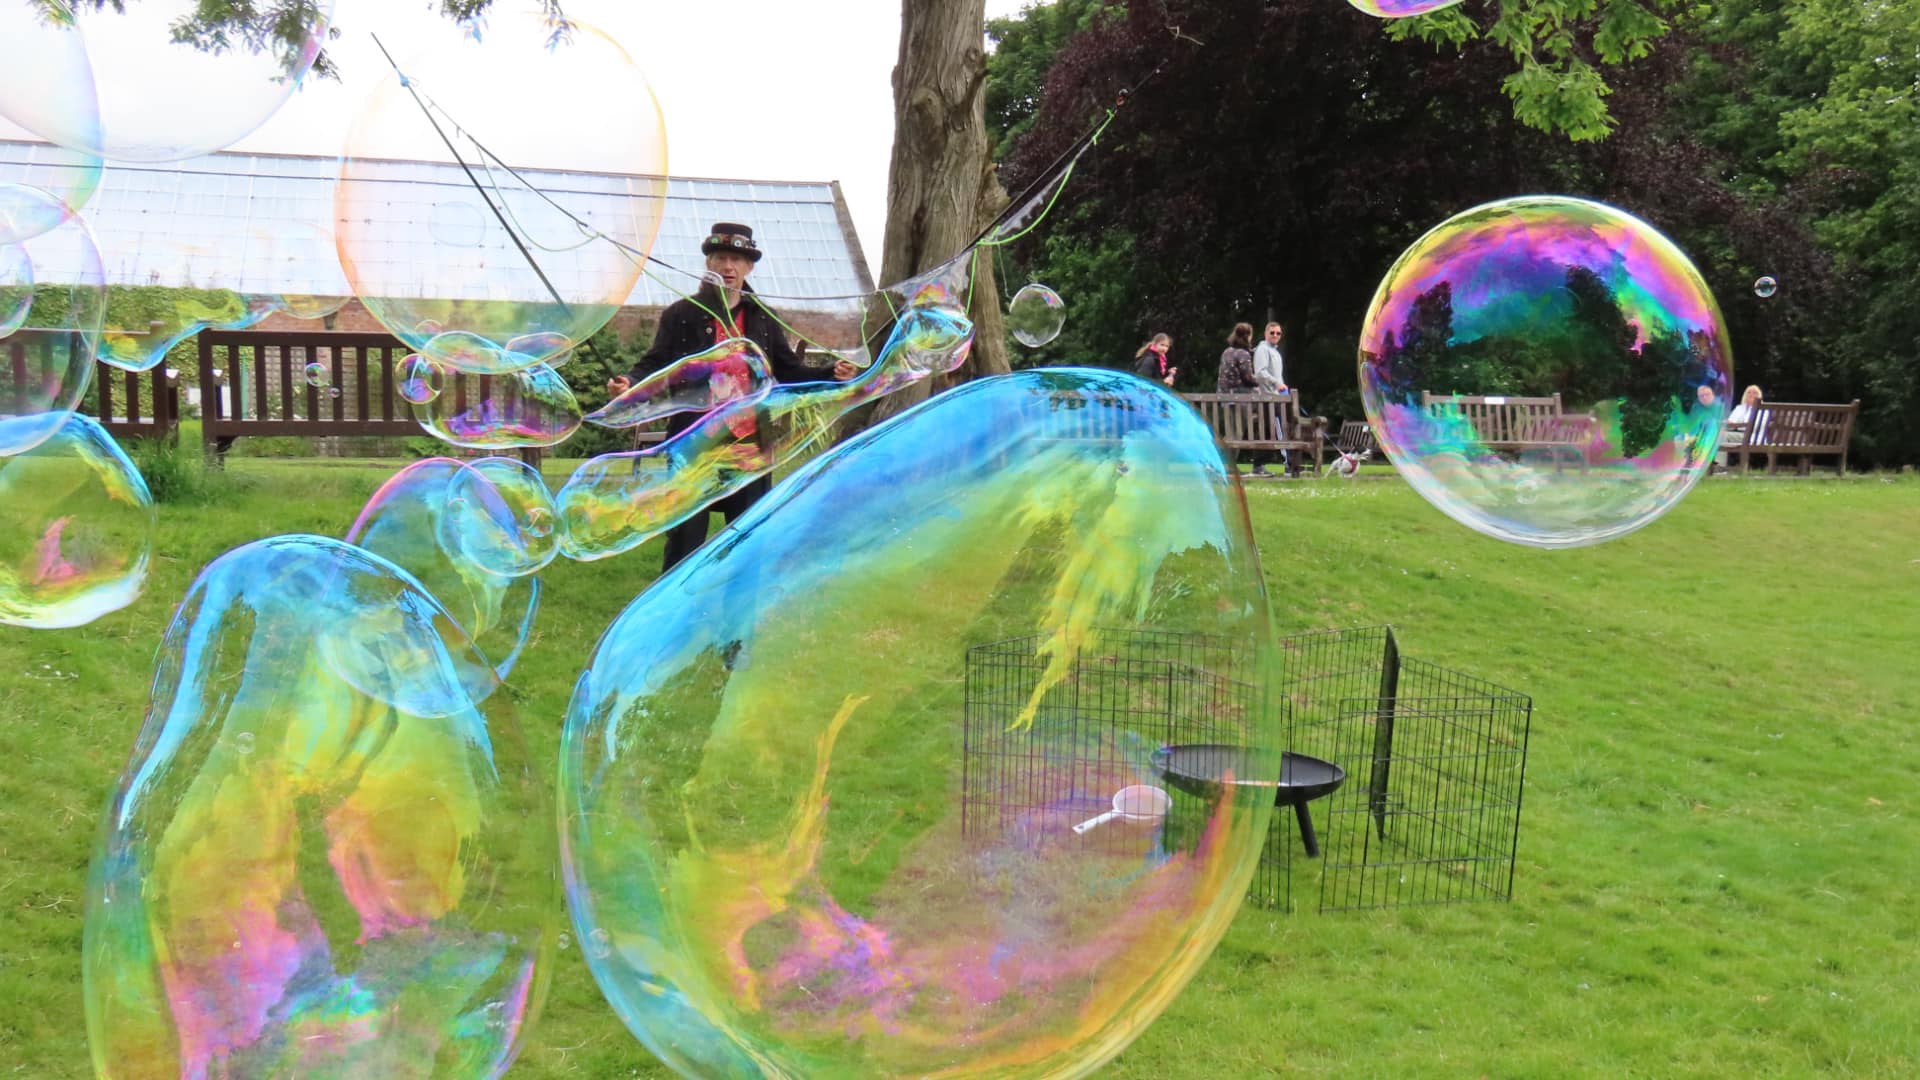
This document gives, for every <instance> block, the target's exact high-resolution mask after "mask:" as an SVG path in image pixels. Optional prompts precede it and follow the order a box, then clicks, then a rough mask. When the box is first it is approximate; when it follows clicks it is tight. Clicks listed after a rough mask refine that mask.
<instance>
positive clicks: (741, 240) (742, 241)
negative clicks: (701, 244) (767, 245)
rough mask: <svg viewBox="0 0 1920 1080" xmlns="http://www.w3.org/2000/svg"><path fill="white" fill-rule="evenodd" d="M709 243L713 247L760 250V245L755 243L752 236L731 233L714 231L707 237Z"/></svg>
mask: <svg viewBox="0 0 1920 1080" xmlns="http://www.w3.org/2000/svg"><path fill="white" fill-rule="evenodd" d="M707 243H708V244H709V245H711V246H713V247H730V248H739V249H740V250H741V251H759V250H760V245H758V244H756V243H754V242H753V240H752V238H750V237H745V236H738V235H735V234H731V233H714V234H713V235H712V236H709V237H707Z"/></svg>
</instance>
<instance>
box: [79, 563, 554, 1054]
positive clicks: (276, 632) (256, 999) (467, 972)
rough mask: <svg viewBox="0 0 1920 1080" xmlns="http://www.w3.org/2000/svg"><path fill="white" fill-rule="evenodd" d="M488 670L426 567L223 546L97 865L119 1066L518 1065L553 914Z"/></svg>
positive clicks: (158, 688) (546, 834) (532, 797)
mask: <svg viewBox="0 0 1920 1080" xmlns="http://www.w3.org/2000/svg"><path fill="white" fill-rule="evenodd" d="M498 686H499V683H498V680H497V678H496V676H495V674H494V670H493V664H492V663H491V662H490V661H489V659H488V658H487V657H485V656H483V655H481V654H480V653H479V651H478V650H477V649H476V648H475V647H474V644H473V641H472V640H471V639H470V638H469V637H468V636H467V635H466V633H465V632H464V630H463V629H462V628H461V626H460V625H459V624H458V623H457V622H456V621H455V619H454V618H453V616H452V614H451V613H450V612H449V611H448V610H447V609H446V608H445V607H443V606H441V604H440V603H439V602H438V601H437V600H436V599H435V598H434V597H433V596H430V595H428V594H427V593H426V592H425V591H424V590H423V589H422V588H421V585H420V583H419V580H418V579H417V578H415V577H413V576H412V575H411V574H409V573H407V572H406V571H404V570H402V569H401V568H400V567H398V566H397V565H395V564H394V563H392V562H389V561H387V560H386V559H383V558H381V557H380V556H378V555H375V554H373V553H371V552H369V551H366V550H364V549H362V548H358V547H354V546H351V545H349V544H346V543H343V542H341V541H338V540H331V539H327V538H324V537H319V536H280V537H274V538H272V539H268V540H261V541H257V542H255V543H252V544H248V545H245V546H243V547H240V548H237V549H235V550H233V551H231V552H228V553H227V554H225V555H223V556H221V557H220V558H219V559H217V560H215V561H214V562H213V563H212V564H210V565H209V566H208V567H207V568H206V569H205V570H204V571H203V572H202V573H201V575H200V577H199V578H198V580H196V581H195V582H194V585H193V587H192V588H191V589H190V590H189V591H188V593H187V596H186V598H185V599H184V600H183V601H182V602H181V604H180V607H179V609H178V611H177V612H176V614H175V616H174V619H173V622H172V624H171V626H170V627H169V628H168V630H167V633H166V637H165V638H164V639H163V640H162V642H161V644H160V649H159V655H158V659H157V671H156V673H155V679H154V691H153V694H154V697H153V700H152V703H151V705H150V707H149V709H148V712H147V716H146V720H145V723H144V725H143V727H142V730H141V732H140V735H139V738H138V740H137V741H136V743H135V745H134V751H133V754H132V756H131V757H130V759H129V761H128V763H127V767H126V770H125V771H124V772H123V773H122V775H121V778H120V782H119V784H118V786H117V787H116V789H115V791H114V794H113V797H112V801H111V804H110V809H109V811H108V813H107V818H106V823H105V825H104V826H103V828H102V830H101V832H100V835H99V839H98V842H97V846H96V849H95V853H94V859H93V870H92V877H91V880H90V881H89V884H88V903H87V914H86V929H85V941H84V945H83V964H84V970H85V974H86V981H85V996H86V1008H87V1027H88V1033H89V1036H90V1041H91V1043H92V1048H93V1056H94V1065H95V1069H96V1072H97V1073H98V1075H101V1076H140V1077H160V1076H166V1077H176V1076H177V1077H189V1076H233V1077H242V1076H253V1077H263V1076H334V1077H375V1076H378V1077H425V1076H453V1077H481V1076H499V1075H500V1074H501V1073H502V1072H504V1071H505V1070H506V1068H507V1066H508V1065H509V1064H510V1063H511V1062H512V1060H513V1058H514V1056H515V1054H516V1053H517V1052H518V1049H519V1047H520V1046H521V1045H522V1043H523V1041H524V1040H525V1038H526V1035H527V1030H528V1025H529V1024H530V1022H531V1020H532V1018H533V1017H534V1016H535V1015H536V1014H537V1013H538V1011H539V1008H540V1003H541V1000H542V998H543V997H544V996H545V989H546V984H547V980H548V976H549V972H550V967H551V958H552V955H553V944H554V935H555V932H556V931H557V930H558V927H557V926H556V925H555V922H556V918H555V916H556V914H557V910H558V903H557V901H558V897H557V895H556V893H557V888H556V885H555V882H554V879H553V871H552V859H553V843H554V841H553V823H552V819H551V817H550V816H549V815H550V814H551V804H550V801H549V799H548V796H547V792H546V788H545V786H544V785H543V784H542V783H541V782H540V781H539V779H538V776H539V773H540V772H541V771H542V770H540V769H539V768H538V767H537V766H536V765H535V763H534V761H533V759H532V758H531V757H530V755H529V753H528V750H527V747H526V745H525V743H524V742H523V740H522V739H521V738H520V734H519V730H518V727H517V725H516V723H515V720H514V716H513V712H512V706H511V695H508V694H502V693H497V692H495V691H496V690H497V689H498Z"/></svg>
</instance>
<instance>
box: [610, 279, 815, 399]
mask: <svg viewBox="0 0 1920 1080" xmlns="http://www.w3.org/2000/svg"><path fill="white" fill-rule="evenodd" d="M752 292H753V289H752V288H751V287H747V288H745V289H744V290H743V295H742V297H741V304H740V306H739V307H736V308H734V309H733V317H734V319H735V321H736V322H742V321H743V322H744V324H743V325H742V326H741V330H742V335H741V336H743V337H745V338H746V339H747V340H748V341H751V342H753V343H754V344H755V345H758V346H760V350H761V351H762V352H764V353H766V354H767V363H768V365H769V366H771V367H772V368H773V377H774V378H775V379H776V380H778V381H780V382H783V383H800V382H820V381H822V380H825V379H831V378H832V376H831V375H829V374H827V373H826V372H825V371H823V370H821V369H820V368H810V367H807V366H805V365H804V364H802V363H801V362H800V357H799V355H798V354H796V353H795V352H794V351H793V346H792V345H789V344H788V343H787V332H786V330H785V329H783V328H782V327H781V326H780V324H779V322H778V321H776V320H775V319H774V317H773V313H772V312H770V311H768V310H767V308H766V306H765V305H764V304H762V303H761V302H760V301H759V300H758V299H755V298H751V295H750V294H751V293H752ZM694 300H698V301H699V303H695V302H694ZM719 310H720V294H719V290H717V289H715V288H714V287H713V286H711V285H706V286H702V287H701V289H700V291H699V292H698V293H697V294H695V296H694V298H693V299H690V300H676V301H674V302H673V303H671V304H668V305H667V310H665V311H663V312H661V313H660V328H659V329H658V330H656V331H654V335H653V345H652V346H650V347H649V348H648V349H647V354H646V355H645V356H642V357H641V358H640V362H639V363H637V364H635V365H634V366H633V370H632V371H630V372H628V373H627V377H628V378H630V379H632V380H634V381H635V382H638V381H640V380H641V379H644V378H646V377H647V376H649V375H652V374H653V373H655V372H657V371H663V370H665V369H666V368H668V367H671V366H672V365H673V364H674V363H675V362H677V361H680V360H684V359H686V358H687V357H689V356H692V355H693V354H694V353H698V352H705V351H706V350H708V349H711V348H713V347H714V345H716V344H718V342H717V340H716V337H715V331H714V326H713V316H712V315H709V314H707V313H708V312H709V311H719Z"/></svg>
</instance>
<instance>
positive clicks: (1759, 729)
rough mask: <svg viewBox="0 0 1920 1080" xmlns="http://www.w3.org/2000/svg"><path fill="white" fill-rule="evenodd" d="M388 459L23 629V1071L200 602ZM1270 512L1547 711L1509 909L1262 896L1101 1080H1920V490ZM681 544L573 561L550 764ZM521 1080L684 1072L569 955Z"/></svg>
mask: <svg viewBox="0 0 1920 1080" xmlns="http://www.w3.org/2000/svg"><path fill="white" fill-rule="evenodd" d="M393 467H394V464H393V463H387V464H386V465H384V466H381V467H365V466H356V465H351V464H343V465H335V464H332V463H329V465H328V466H327V467H313V466H310V465H305V464H302V463H294V462H269V461H250V460H235V461H233V462H232V463H231V464H230V466H229V470H228V473H227V475H226V476H225V477H215V478H213V479H211V480H208V479H205V478H200V479H197V480H191V481H190V482H189V483H188V485H187V487H186V489H185V490H188V491H190V492H191V493H192V497H191V498H187V499H183V500H182V501H179V502H176V503H171V504H169V505H167V506H165V507H163V509H162V513H161V519H160V532H159V535H158V538H157V547H156V556H157V557H156V561H155V567H154V573H153V578H152V581H151V584H150V586H149V588H148V590H147V595H146V597H145V598H144V599H143V600H142V601H141V602H139V603H138V604H136V605H134V607H132V608H131V609H129V610H127V611H124V612H120V613H117V614H115V615H113V616H110V617H108V618H106V619H103V620H101V621H100V622H98V623H96V624H94V625H93V626H91V627H88V628H85V629H83V630H77V631H62V632H53V633H45V632H42V633H27V632H24V631H18V630H11V629H0V761H3V762H4V767H0V1006H3V1007H0V1075H19V1076H31V1077H50V1078H57V1077H80V1076H85V1075H87V1074H88V1072H89V1067H88V1063H87V1062H88V1059H87V1049H86V1041H85V1040H86V1035H85V1025H84V1023H83V1018H82V1005H81V996H80V927H81V909H82V905H83V891H84V888H85V875H86V867H87V859H88V856H89V853H90V850H91V847H92V843H93V837H94V830H95V827H96V822H97V819H98V815H99V812H100V809H101V807H102V806H103V805H104V800H105V799H106V796H107V793H108V791H109V789H110V788H111V786H112V785H113V783H114V781H115V780H116V778H117V776H118V774H119V771H120V769H121V767H122V766H123V765H124V763H125V756H126V753H127V749H128V747H129V746H130V745H131V743H132V740H133V736H134V733H135V731H136V730H137V728H138V726H139V723H140V719H141V711H142V707H143V704H144V701H145V699H146V694H147V681H148V679H149V678H150V677H151V667H152V658H153V650H154V646H155V644H156V643H157V641H158V640H159V637H160V633H161V631H162V629H163V628H164V626H165V624H166V621H167V620H168V619H169V618H170V617H171V613H172V611H171V609H172V604H173V602H174V601H175V600H177V599H178V597H179V596H180V595H181V594H182V593H183V592H184V591H185V589H186V587H187V585H188V583H189V582H190V581H191V579H192V577H193V575H194V574H195V573H197V572H198V570H199V569H200V567H201V566H203V565H204V564H205V563H206V562H207V561H208V560H210V559H211V558H213V557H214V556H216V555H218V554H219V553H220V552H222V551H225V550H227V549H228V548H231V547H234V546H236V545H238V544H242V543H245V542H247V541H249V540H253V539H257V538H259V537H262V536H266V535H270V534H276V533H287V532H301V531H310V532H318V533H323V534H329V535H338V534H339V533H340V532H342V531H344V529H345V528H346V526H347V525H348V524H349V523H350V522H351V521H352V519H353V517H354V515H355V513H356V512H357V510H358V508H359V505H360V503H361V502H362V501H363V500H364V499H365V498H366V496H367V495H368V494H370V493H371V492H372V491H373V490H374V489H375V488H376V487H377V486H378V485H379V484H380V483H381V482H382V481H383V480H384V479H385V477H386V476H387V475H388V474H389V472H390V470H391V469H392V468H393ZM566 469H567V463H561V462H556V463H553V464H551V465H550V466H549V472H550V474H552V475H553V476H554V478H555V479H558V478H559V477H561V476H563V475H564V473H565V472H566ZM1248 501H1249V503H1250V505H1251V507H1252V511H1253V515H1254V522H1255V528H1256V531H1257V532H1258V534H1259V538H1260V542H1261V550H1262V557H1263V562H1264V569H1265V573H1266V575H1267V578H1268V582H1269V586H1270V591H1271V596H1272V599H1273V602H1274V608H1275V612H1276V617H1277V621H1278V623H1279V625H1280V628H1281V630H1282V632H1289V631H1295V630H1304V629H1313V628H1326V627H1344V626H1358V625H1367V624H1373V623H1380V622H1391V623H1394V624H1396V625H1397V627H1398V628H1399V635H1400V640H1401V644H1402V648H1403V649H1404V650H1405V651H1406V652H1407V653H1408V654H1410V655H1413V656H1418V657H1420V658H1422V659H1425V660H1430V661H1433V662H1435V663H1440V664H1444V665H1446V666H1448V667H1453V668H1457V669H1460V670H1463V671H1466V672H1468V673H1471V674H1475V675H1479V676H1481V677H1484V678H1488V679H1491V680H1493V681H1495V682H1498V683H1501V684H1504V685H1507V686H1511V687H1514V688H1515V689H1518V690H1521V691H1523V692H1526V693H1529V694H1531V695H1533V698H1534V703H1535V714H1534V725H1533V739H1532V752H1531V757H1530V760H1529V765H1528V773H1527V778H1528V785H1527V792H1526V808H1525V813H1524V817H1523V820H1522V827H1521V836H1520V861H1519V868H1518V877H1517V881H1516V884H1515V892H1514V900H1513V902H1512V903H1511V904H1486V905H1474V906H1462V907H1453V908H1433V909H1418V910H1400V911H1386V912H1373V913H1361V914H1347V915H1317V914H1314V913H1313V912H1312V911H1311V905H1310V904H1309V905H1308V906H1307V909H1306V910H1301V911H1297V912H1295V913H1293V914H1290V915H1289V914H1281V913H1277V912H1272V911H1267V910H1259V909H1248V910H1246V911H1245V912H1243V913H1242V915H1241V916H1240V918H1239V920H1238V922H1237V923H1236V925H1235V927H1234V929H1233V931H1232V932H1231V933H1230V934H1229V936H1228V938H1227V940H1226V941H1225V942H1224V943H1223V944H1222V946H1221V948H1220V950H1219V951H1218V953H1217V954H1216V955H1215V956H1214V958H1213V959H1212V960H1211V962H1210V963H1208V965H1207V966H1206V967H1205V968H1204V969H1203V971H1202V973H1201V974H1200V976H1199V977H1198V978H1197V979H1196V980H1195V982H1194V983H1193V984H1192V986H1190V987H1189V988H1188V990H1187V991H1186V992H1185V993H1184V994H1183V995H1182V996H1181V997H1180V998H1179V1000H1178V1001H1177V1002H1176V1003H1175V1004H1174V1006H1173V1007H1172V1008H1171V1009H1170V1010H1168V1012H1167V1013H1166V1014H1165V1015H1163V1016H1162V1017H1161V1018H1160V1019H1159V1020H1158V1021H1156V1022H1155V1023H1154V1024H1153V1025H1152V1026H1151V1027H1150V1028H1149V1029H1148V1030H1147V1031H1146V1033H1145V1034H1144V1035H1143V1036H1142V1037H1141V1038H1140V1039H1139V1041H1138V1042H1136V1043H1135V1044H1134V1045H1133V1046H1132V1047H1131V1048H1130V1049H1129V1050H1128V1051H1127V1052H1126V1053H1125V1054H1124V1055H1122V1057H1121V1058H1120V1059H1119V1060H1118V1061H1117V1062H1116V1063H1115V1064H1114V1065H1112V1066H1111V1067H1109V1069H1108V1070H1106V1073H1105V1075H1111V1076H1118V1077H1143V1078H1144V1077H1166V1076H1172V1077H1209V1078H1212V1077H1223V1076H1224V1077H1240V1076H1254V1075H1286V1076H1340V1077H1424V1076H1434V1077H1455V1076H1466V1077H1477V1076H1492V1077H1587V1076H1591V1077H1642V1076H1644V1077H1674V1076H1701V1077H1731V1076H1742V1077H1746V1076H1780V1077H1798V1076H1814V1075H1822V1076H1886V1077H1905V1076H1912V1075H1915V1074H1917V1073H1920V914H1916V905H1915V902H1914V900H1913V899H1912V896H1913V892H1914V885H1915V883H1916V879H1920V823H1916V818H1915V812H1916V802H1917V801H1920V783H1916V781H1920V775H1916V774H1920V752H1916V749H1915V745H1914V740H1913V737H1912V729H1913V726H1914V723H1915V720H1916V718H1920V655H1917V654H1920V606H1917V605H1916V600H1917V599H1920V480H1916V479H1914V478H1910V477H1898V478H1896V477H1891V476H1882V477H1851V478H1847V479H1844V480H1807V481H1802V480H1731V479H1724V480H1723V479H1716V480H1713V481H1711V482H1709V483H1706V484H1703V485H1702V486H1701V488H1700V489H1699V490H1698V491H1696V492H1695V493H1694V494H1693V495H1692V496H1691V497H1690V498H1689V499H1688V500H1687V501H1686V502H1684V503H1683V504H1682V505H1681V506H1680V507H1679V508H1678V509H1676V510H1675V511H1674V512H1673V513H1672V514H1671V515H1669V516H1668V518H1666V519H1665V520H1663V521H1662V522H1659V523H1657V524H1656V525H1654V526H1653V527H1651V528H1649V529H1647V530H1644V531H1642V532H1640V533H1637V534H1634V535H1632V536H1629V537H1627V538H1625V539H1622V540H1620V541H1617V542H1615V543H1612V544H1608V545H1603V546H1601V547H1597V548H1590V549H1584V550H1578V551H1568V552H1541V551H1533V550H1528V549H1521V548H1515V547H1511V546H1508V545H1504V544H1500V543H1497V542H1495V541H1492V540H1488V539H1485V538H1482V537H1479V536H1476V535H1474V534H1471V533H1469V532H1467V531H1465V530H1463V529H1461V528H1460V527H1459V526H1457V525H1455V524H1453V523H1452V522H1450V521H1448V520H1446V519H1444V518H1442V517H1441V516H1440V515H1438V514H1437V513H1436V512H1434V511H1432V510H1431V509H1429V508H1428V507H1427V506H1426V504H1425V503H1424V502H1422V501H1421V500H1420V499H1419V498H1418V497H1417V496H1416V495H1414V494H1413V493H1412V492H1411V491H1409V490H1408V489H1407V488H1406V487H1405V486H1404V485H1403V484H1401V483H1399V482H1398V481H1397V480H1392V479H1385V480H1379V479H1372V478H1365V479H1361V480H1359V481H1354V482H1345V481H1338V480H1328V481H1321V482H1297V483H1278V482H1275V483H1268V484H1261V485H1253V486H1251V487H1250V489H1249V495H1248ZM658 552H659V548H658V544H657V543H656V544H653V545H650V546H649V547H647V548H646V549H643V550H642V551H640V552H637V553H634V554H631V555H628V556H626V557H623V558H619V559H614V560H609V561H606V562H601V563H593V564H584V565H582V564H567V563H562V564H558V565H556V566H555V567H553V568H552V569H551V570H550V571H549V572H548V573H547V575H546V579H545V581H546V587H547V593H546V599H545V602H544V603H543V605H542V609H541V612H540V617H539V621H538V624H537V626H536V629H535V637H534V640H533V641H532V642H531V643H530V644H529V646H528V648H527V651H526V653H525V654H524V657H523V659H522V661H521V663H520V666H519V667H518V669H517V670H516V672H515V675H514V678H513V686H514V695H513V696H514V698H515V701H516V704H517V708H518V713H519V717H520V720H521V722H522V724H523V726H524V727H525V729H526V731H527V733H528V736H529V739H530V741H531V743H532V747H533V750H534V753H535V754H536V756H537V757H539V758H540V759H542V760H551V759H552V755H553V753H554V750H555V746H556V744H557V739H558V735H559V726H560V720H561V717H562V715H563V713H564V710H565V705H566V701H567V698H568V696H569V694H570V692H571V689H572V684H573V680H574V678H575V676H576V675H577V673H578V665H579V664H580V663H581V662H582V660H583V659H584V657H585V656H586V655H587V654H588V652H589V651H590V650H591V649H592V647H593V643H594V641H595V640H596V638H597V637H598V635H599V633H600V632H601V631H602V630H603V629H604V628H605V627H606V625H607V624H608V622H610V621H611V619H612V618H613V616H614V615H615V614H616V613H617V612H618V611H619V609H620V608H621V607H622V606H623V604H624V602H625V600H626V599H627V598H629V597H631V596H632V595H634V594H635V593H637V592H638V591H639V590H640V589H642V588H644V587H645V585H646V584H647V582H648V581H650V580H651V579H652V577H653V576H654V573H655V571H656V570H657V568H658V564H659V555H658ZM1296 888H1298V885H1297V883H1296ZM9 1070H10V1071H9ZM512 1075H515V1076H525V1077H549V1076H553V1077H558V1076H582V1077H613V1076H656V1075H665V1073H664V1070H662V1069H661V1068H660V1067H659V1066H658V1065H656V1064H654V1063H653V1062H652V1061H651V1060H650V1059H649V1058H648V1056H647V1054H646V1052H645V1051H644V1050H643V1049H642V1048H641V1047H640V1046H639V1044H638V1043H637V1042H636V1041H635V1040H633V1039H632V1038H631V1037H630V1036H629V1035H628V1034H627V1033H626V1031H625V1029H624V1028H622V1027H621V1026H620V1024H619V1022H618V1021H617V1020H616V1019H615V1018H614V1016H613V1014H612V1012H611V1010H609V1009H608V1008H607V1006H606V1005H605V1004H604V1003H603V1002H602V1001H601V1000H600V996H599V993H598V991H597V990H596V989H595V987H594V985H593V982H592V979H591V977H590V976H589V975H588V974H587V971H586V967H585V965H584V964H583V963H582V962H581V959H580V955H579V952H578V950H577V949H574V950H570V951H568V952H566V953H563V954H562V956H561V962H560V965H559V971H558V974H557V976H556V979H555V985H554V992H553V995H552V998H551V999H550V1001H549V1004H548V1008H547V1013H546V1016H545V1017H544V1019H543V1021H542V1023H541V1025H540V1027H539V1028H538V1029H537V1030H536V1031H535V1032H534V1034H533V1036H532V1040H531V1045H530V1046H529V1049H528V1051H527V1053H526V1054H525V1056H524V1057H523V1059H522V1060H521V1062H520V1064H519V1065H517V1066H516V1068H515V1069H514V1072H513V1074H512Z"/></svg>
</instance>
